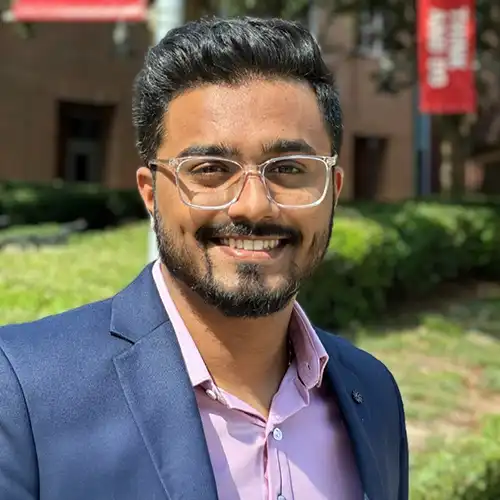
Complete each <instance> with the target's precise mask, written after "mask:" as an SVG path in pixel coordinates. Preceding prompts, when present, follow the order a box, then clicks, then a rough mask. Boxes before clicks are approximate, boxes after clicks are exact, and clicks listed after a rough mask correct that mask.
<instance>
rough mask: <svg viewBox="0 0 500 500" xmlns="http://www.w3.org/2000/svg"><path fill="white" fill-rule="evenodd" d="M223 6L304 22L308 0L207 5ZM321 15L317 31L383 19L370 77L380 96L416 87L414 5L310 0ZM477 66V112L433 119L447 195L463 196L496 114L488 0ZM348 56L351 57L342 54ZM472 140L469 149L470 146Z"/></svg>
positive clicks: (496, 18) (495, 58)
mask: <svg viewBox="0 0 500 500" xmlns="http://www.w3.org/2000/svg"><path fill="white" fill-rule="evenodd" d="M212 1H213V2H215V4H217V5H219V6H220V5H221V2H222V5H225V6H226V8H225V9H223V10H224V13H225V14H226V15H234V14H242V13H246V14H250V15H257V16H281V17H285V18H292V19H298V20H303V21H305V20H307V16H308V11H309V8H310V6H311V5H312V3H313V2H312V1H311V0H212ZM314 5H315V7H316V8H317V9H319V10H320V11H321V12H322V14H321V21H322V22H321V27H323V28H324V27H326V26H328V24H331V22H332V20H333V16H335V15H340V14H349V15H352V16H356V17H357V18H358V19H359V18H360V16H361V14H368V15H374V14H375V13H377V14H378V15H379V16H381V17H382V19H383V30H381V31H380V32H379V33H377V34H376V36H377V37H378V38H379V42H380V45H381V46H382V47H383V53H382V54H381V58H380V64H379V69H378V70H377V71H376V73H375V74H374V75H373V77H374V83H375V85H376V86H377V88H378V90H379V91H380V92H385V93H393V94H396V93H398V92H401V91H403V90H405V89H408V88H412V87H415V85H416V84H417V65H416V60H417V58H416V54H417V41H416V32H417V26H416V22H417V21H416V17H417V16H416V5H417V3H416V0H315V1H314ZM476 7H477V12H476V17H477V33H478V37H477V61H476V76H477V88H478V94H479V106H478V113H477V114H476V115H475V116H470V115H467V116H466V115H443V116H436V117H434V120H433V123H434V124H435V126H436V128H437V129H438V133H439V135H440V137H441V140H442V144H443V145H444V146H448V147H447V148H446V149H448V151H449V158H448V161H449V162H450V163H451V165H452V166H453V169H452V182H451V185H452V190H451V191H452V195H453V196H456V197H460V196H462V195H463V193H464V191H465V162H466V159H467V158H468V157H469V156H470V153H471V151H472V150H473V148H474V147H477V146H478V145H479V146H480V143H481V137H480V134H482V135H483V136H484V130H485V129H487V128H488V123H489V122H490V121H491V120H492V116H495V115H496V113H491V110H492V109H498V110H499V111H500V96H499V94H500V92H499V89H500V4H499V2H496V1H492V0H476ZM321 27H320V29H319V33H316V35H317V37H318V40H319V42H320V44H321V45H322V46H323V49H324V50H325V52H331V51H332V50H333V51H335V50H336V49H337V47H333V46H328V42H329V41H328V40H326V39H325V37H324V36H323V35H324V29H323V30H322V29H321ZM345 55H346V56H352V54H345ZM473 141H474V142H475V144H473Z"/></svg>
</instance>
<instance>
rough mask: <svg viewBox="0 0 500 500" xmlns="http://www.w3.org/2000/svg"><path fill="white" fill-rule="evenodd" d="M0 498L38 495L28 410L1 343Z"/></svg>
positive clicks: (16, 499) (30, 498)
mask: <svg viewBox="0 0 500 500" xmlns="http://www.w3.org/2000/svg"><path fill="white" fill-rule="evenodd" d="M0 498H2V499H6V500H7V499H8V500H36V499H37V498H38V466H37V459H36V452H35V446H34V441H33V434H32V431H31V425H30V419H29V415H28V409H27V407H26V402H25V399H24V395H23V391H22V388H21V385H20V383H19V380H18V378H17V376H16V374H15V372H14V369H13V367H12V365H11V363H10V362H9V360H8V358H7V356H6V355H5V353H4V351H3V350H2V348H1V346H0Z"/></svg>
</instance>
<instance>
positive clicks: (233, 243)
mask: <svg viewBox="0 0 500 500" xmlns="http://www.w3.org/2000/svg"><path fill="white" fill-rule="evenodd" d="M221 243H222V244H223V245H225V246H228V247H232V248H239V249H241V250H243V249H244V250H250V251H256V252H259V251H262V250H272V249H273V248H276V247H277V246H278V245H279V243H280V240H242V239H235V238H223V239H222V240H221Z"/></svg>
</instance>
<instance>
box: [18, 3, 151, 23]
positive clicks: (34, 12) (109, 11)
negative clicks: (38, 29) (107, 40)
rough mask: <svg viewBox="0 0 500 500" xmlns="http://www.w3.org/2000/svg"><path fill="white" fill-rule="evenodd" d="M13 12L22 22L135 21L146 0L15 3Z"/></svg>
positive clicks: (143, 15)
mask: <svg viewBox="0 0 500 500" xmlns="http://www.w3.org/2000/svg"><path fill="white" fill-rule="evenodd" d="M12 11H13V14H14V18H15V20H16V21H21V22H51V21H61V22H116V21H129V22H137V21H144V20H145V19H146V15H147V0H15V1H14V5H13V8H12Z"/></svg>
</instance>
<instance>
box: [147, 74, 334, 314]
mask: <svg viewBox="0 0 500 500" xmlns="http://www.w3.org/2000/svg"><path fill="white" fill-rule="evenodd" d="M164 129H165V131H166V133H165V138H164V140H163V143H162V144H161V146H160V148H159V150H158V153H157V156H156V157H157V159H159V160H168V159H170V158H176V157H177V156H179V155H180V154H181V153H182V152H184V151H185V150H186V149H188V148H189V149H191V150H192V149H193V148H194V149H198V150H210V149H213V150H220V151H221V152H223V154H224V156H226V157H227V156H229V157H230V158H231V159H233V160H236V161H238V162H240V163H241V164H242V165H244V166H245V168H246V169H247V168H248V169H255V166H256V165H259V164H261V163H263V162H264V161H266V160H268V159H269V158H274V157H276V156H282V155H291V154H304V153H305V152H306V151H305V149H304V148H305V146H299V145H297V146H296V150H295V149H294V150H290V149H289V147H288V149H287V148H285V149H286V150H285V149H283V148H282V149H281V150H280V146H279V145H280V144H281V145H282V144H290V143H297V144H300V143H301V144H303V145H308V147H309V151H307V152H308V153H311V152H314V153H315V154H316V155H319V156H330V154H331V144H330V138H329V136H328V134H327V131H326V128H325V125H324V121H323V117H322V115H321V112H320V110H319V107H318V104H317V101H316V97H315V95H314V92H313V91H312V90H311V89H310V88H309V87H308V86H307V85H305V84H301V83H294V82H288V81H281V80H273V81H269V80H253V81H250V82H248V83H245V84H244V85H240V86H220V85H206V86H202V87H199V88H195V89H193V90H190V91H187V92H185V93H182V94H180V95H179V96H178V97H176V98H175V99H174V100H173V101H172V102H171V103H170V106H169V109H168V111H167V113H166V114H165V117H164ZM212 155H213V153H212ZM149 176H150V173H149V171H148V170H146V169H144V168H142V169H139V171H138V184H139V188H140V191H141V195H142V196H143V198H144V200H145V202H146V205H147V207H148V209H149V210H150V211H151V212H152V213H154V223H155V232H156V236H157V241H158V246H159V251H160V257H161V259H162V262H163V264H164V265H165V267H166V268H167V269H168V271H169V273H170V274H171V275H172V276H173V277H174V278H175V279H177V280H178V281H179V282H180V283H181V284H183V285H184V286H185V287H187V288H190V289H192V290H194V291H195V292H196V293H197V294H198V295H199V296H200V297H201V298H202V299H203V300H204V301H205V302H206V303H208V304H210V305H213V306H215V307H217V308H218V309H219V310H220V311H221V312H222V313H223V314H224V315H226V316H232V317H253V318H256V317H261V316H266V315H269V314H272V313H275V312H277V311H279V310H281V309H283V308H284V307H286V306H287V305H288V304H289V302H290V300H291V299H292V298H293V297H294V296H295V295H296V293H297V290H298V287H299V285H300V283H301V281H302V280H303V279H304V278H305V277H307V276H308V275H309V274H310V273H311V272H312V271H313V269H314V268H315V267H316V266H317V265H318V263H319V262H320V261H321V259H322V258H323V256H324V253H325V251H326V249H327V247H328V242H329V239H330V234H331V229H332V221H333V210H334V201H335V198H336V196H337V195H338V193H339V191H340V189H341V183H342V178H341V175H340V173H337V172H335V173H334V174H333V176H330V178H329V187H328V192H327V194H326V197H325V199H324V201H323V202H322V203H321V204H320V205H318V206H316V207H308V208H300V209H294V208H283V207H279V206H278V205H276V204H275V203H273V202H272V201H270V200H269V199H268V197H267V195H266V189H265V187H264V185H263V183H262V181H261V179H260V178H259V177H258V176H250V177H247V178H246V181H245V184H244V186H243V190H242V192H241V195H240V196H239V198H238V199H237V201H236V202H235V203H234V204H232V205H231V206H229V207H228V208H225V209H222V210H200V209H198V208H193V207H190V206H187V205H186V204H185V203H183V201H182V200H181V198H180V196H179V192H178V189H177V185H176V182H175V175H173V169H169V168H167V169H160V170H159V171H158V172H157V174H156V183H155V186H156V188H155V192H154V193H152V189H151V180H150V177H149ZM245 240H252V242H253V243H254V244H253V248H254V249H253V250H248V249H245V248H241V247H245V246H247V248H248V244H245ZM256 240H258V241H263V244H262V245H261V243H257V244H255V241H256ZM276 240H279V241H280V244H279V245H278V246H277V247H276V248H273V249H269V248H262V249H261V248H260V247H261V246H264V247H270V246H273V245H274V244H275V243H276ZM250 248H251V247H250Z"/></svg>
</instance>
